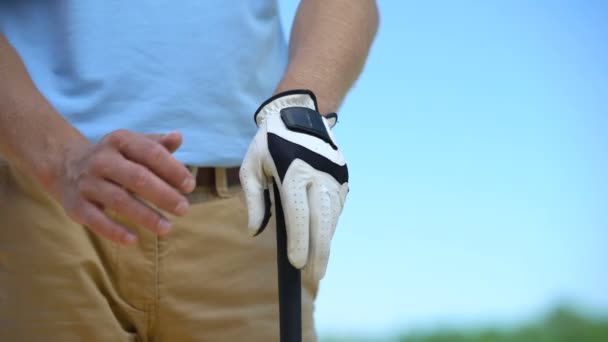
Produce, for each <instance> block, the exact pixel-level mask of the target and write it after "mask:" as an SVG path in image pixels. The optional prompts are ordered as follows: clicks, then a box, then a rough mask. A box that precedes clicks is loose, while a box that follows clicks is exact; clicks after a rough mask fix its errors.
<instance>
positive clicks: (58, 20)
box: [0, 0, 287, 166]
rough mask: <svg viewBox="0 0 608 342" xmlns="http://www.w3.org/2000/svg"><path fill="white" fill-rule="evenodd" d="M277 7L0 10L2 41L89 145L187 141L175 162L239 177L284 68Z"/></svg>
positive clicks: (264, 1) (111, 5)
mask: <svg viewBox="0 0 608 342" xmlns="http://www.w3.org/2000/svg"><path fill="white" fill-rule="evenodd" d="M277 7H278V5H277V3H276V0H238V1H220V0H215V1H208V0H206V1H199V0H187V1H173V0H154V1H149V0H128V1H126V0H44V1H43V0H4V1H0V31H1V32H2V33H3V34H4V35H6V37H7V38H8V40H9V41H10V42H11V43H12V45H13V46H14V47H15V49H16V50H17V52H18V53H19V55H20V56H21V58H22V59H23V61H24V63H25V65H26V67H27V69H28V71H29V73H30V75H31V76H32V78H33V80H34V82H35V84H36V85H37V87H38V89H39V90H40V91H41V92H42V94H43V95H44V96H45V97H46V98H47V99H48V100H49V101H50V102H51V104H53V106H54V107H55V109H57V111H59V112H60V113H61V114H62V115H63V116H64V117H65V118H66V119H67V120H68V121H69V122H70V123H71V124H73V125H74V126H75V127H76V128H78V129H79V130H80V131H81V132H82V133H83V134H84V135H85V136H87V137H88V138H89V139H91V140H92V141H97V140H99V139H100V138H101V137H102V136H103V135H105V134H107V133H109V132H111V131H114V130H116V129H120V128H126V129H129V130H133V131H136V132H142V133H167V132H170V131H174V130H179V131H181V132H182V133H183V135H184V143H183V145H182V147H181V148H180V149H179V150H178V151H177V152H176V153H175V155H176V157H177V158H178V160H180V161H181V162H183V163H185V164H189V165H198V166H236V165H239V164H240V162H241V160H242V157H243V155H244V154H245V151H246V149H247V146H248V144H249V142H250V140H251V138H252V137H253V135H254V133H255V130H256V126H255V124H254V121H253V112H254V111H255V110H256V109H257V107H258V105H259V104H260V103H261V102H262V101H263V100H264V99H265V98H267V97H269V96H270V95H272V91H273V90H274V87H275V86H276V85H277V83H278V82H279V80H280V78H281V76H282V73H283V71H284V69H285V66H286V62H287V47H286V43H285V40H284V38H283V32H282V29H281V24H280V21H279V17H278V8H277Z"/></svg>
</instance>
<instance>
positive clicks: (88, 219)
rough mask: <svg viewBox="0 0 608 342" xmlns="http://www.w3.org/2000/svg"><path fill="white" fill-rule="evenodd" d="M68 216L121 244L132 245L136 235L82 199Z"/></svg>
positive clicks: (135, 240)
mask: <svg viewBox="0 0 608 342" xmlns="http://www.w3.org/2000/svg"><path fill="white" fill-rule="evenodd" d="M68 214H69V215H70V217H71V218H72V219H73V220H74V221H76V222H78V223H80V224H82V225H83V226H85V227H87V229H89V230H90V231H92V232H93V233H95V234H97V235H99V236H101V237H103V238H106V239H108V240H110V241H114V242H116V243H120V244H122V245H133V244H135V243H136V242H137V236H135V234H133V233H132V232H131V231H129V230H128V229H127V228H125V227H123V226H122V225H120V224H118V223H116V222H114V221H112V220H111V219H110V218H108V216H106V214H104V213H103V212H102V211H101V210H100V209H99V208H98V207H97V206H95V205H93V204H92V203H90V202H88V201H85V200H82V201H81V202H80V203H79V204H78V206H76V207H75V208H74V209H72V210H71V211H70V212H69V213H68Z"/></svg>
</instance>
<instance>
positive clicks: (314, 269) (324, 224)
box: [305, 182, 340, 281]
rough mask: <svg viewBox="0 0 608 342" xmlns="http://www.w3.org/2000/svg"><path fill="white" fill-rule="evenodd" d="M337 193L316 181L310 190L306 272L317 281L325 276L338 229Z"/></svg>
mask: <svg viewBox="0 0 608 342" xmlns="http://www.w3.org/2000/svg"><path fill="white" fill-rule="evenodd" d="M338 201H339V198H338V195H337V193H335V191H334V192H330V191H329V190H328V189H327V187H325V186H324V185H323V183H322V182H316V183H315V184H313V185H312V186H311V187H310V189H309V191H308V205H309V207H310V241H311V246H310V253H309V259H308V263H307V264H306V270H305V271H306V273H307V275H308V276H311V277H312V279H314V280H315V281H319V280H321V279H322V278H323V277H324V276H325V272H326V270H327V263H328V261H329V252H330V246H331V239H332V238H333V235H334V232H335V230H336V223H337V218H338V216H339V211H340V210H339V208H337V207H338V206H339V205H340V203H339V202H338Z"/></svg>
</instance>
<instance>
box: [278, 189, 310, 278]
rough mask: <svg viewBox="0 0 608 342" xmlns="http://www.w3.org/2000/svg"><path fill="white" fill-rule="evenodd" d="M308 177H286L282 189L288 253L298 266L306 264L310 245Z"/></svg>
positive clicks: (291, 260)
mask: <svg viewBox="0 0 608 342" xmlns="http://www.w3.org/2000/svg"><path fill="white" fill-rule="evenodd" d="M306 185H307V181H306V179H304V178H302V177H291V178H285V179H284V182H283V184H282V189H281V192H280V194H281V204H282V205H283V212H284V214H285V226H286V229H287V255H288V257H289V261H290V262H291V264H292V265H293V266H294V267H296V268H302V267H304V266H305V265H306V261H307V259H308V247H309V236H310V234H309V220H310V216H309V208H308V199H307V194H306Z"/></svg>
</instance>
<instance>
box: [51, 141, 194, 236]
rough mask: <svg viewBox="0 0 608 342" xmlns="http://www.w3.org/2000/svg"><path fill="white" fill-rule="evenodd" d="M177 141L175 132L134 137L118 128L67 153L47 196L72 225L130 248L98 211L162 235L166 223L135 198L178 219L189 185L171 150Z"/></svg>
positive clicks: (191, 184)
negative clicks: (114, 215) (92, 142)
mask: <svg viewBox="0 0 608 342" xmlns="http://www.w3.org/2000/svg"><path fill="white" fill-rule="evenodd" d="M181 143H182V137H181V135H180V134H179V133H170V134H166V135H161V134H147V135H146V134H139V133H134V132H131V131H127V130H118V131H114V132H112V133H110V134H108V135H106V136H105V137H104V138H103V139H102V140H101V141H100V142H99V143H97V144H91V143H89V144H87V145H85V146H77V147H74V148H71V149H70V150H69V151H67V153H66V155H65V157H64V158H63V163H62V165H61V166H60V171H59V172H58V173H57V179H56V180H55V181H54V182H53V186H52V189H51V194H52V196H53V197H55V199H56V200H58V201H59V202H60V203H61V205H62V206H63V208H64V209H65V211H66V213H67V214H68V215H69V216H70V218H72V219H73V220H74V221H76V222H78V223H80V224H82V225H84V226H86V227H87V228H88V229H90V230H91V231H93V232H94V233H96V234H98V235H100V236H102V237H104V238H107V239H109V240H112V241H114V242H117V243H121V244H125V245H130V244H134V243H136V241H137V237H136V236H135V234H133V233H132V232H131V231H129V230H128V229H127V228H125V227H124V226H122V225H120V224H119V223H117V222H115V221H113V220H112V219H110V217H108V215H106V213H105V212H104V209H110V210H112V211H114V212H115V213H117V214H118V215H120V216H121V217H123V218H125V219H126V220H128V221H130V222H132V223H134V224H137V225H140V226H143V227H146V228H148V229H149V230H151V231H152V232H154V233H156V234H159V235H162V234H166V233H167V232H169V230H170V229H171V224H170V222H169V220H167V219H166V218H165V217H163V215H162V214H160V213H159V212H158V211H157V210H154V209H152V208H151V207H150V206H148V205H146V204H145V203H144V202H143V201H141V200H140V199H137V198H136V197H134V195H133V194H135V195H137V196H138V197H139V198H141V199H143V200H145V201H147V202H149V203H151V204H152V205H154V206H156V207H158V208H159V209H162V210H164V211H167V212H169V213H172V214H175V215H184V214H185V213H186V212H187V210H188V201H187V199H186V198H185V196H184V195H182V194H181V193H180V191H181V192H183V193H188V192H191V191H192V190H193V189H194V187H195V182H194V179H193V177H192V175H191V174H190V172H188V169H187V168H186V167H185V166H184V165H183V164H181V163H180V162H179V161H177V160H176V159H175V158H174V157H173V156H172V154H171V153H172V152H174V151H175V150H176V149H177V148H178V147H179V146H180V145H181Z"/></svg>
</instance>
